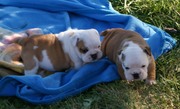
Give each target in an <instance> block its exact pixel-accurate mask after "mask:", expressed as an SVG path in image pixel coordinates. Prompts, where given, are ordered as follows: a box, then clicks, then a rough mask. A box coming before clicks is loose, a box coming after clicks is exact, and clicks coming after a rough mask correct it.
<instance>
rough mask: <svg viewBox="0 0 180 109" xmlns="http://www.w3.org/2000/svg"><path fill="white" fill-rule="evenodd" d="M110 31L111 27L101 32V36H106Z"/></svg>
mask: <svg viewBox="0 0 180 109" xmlns="http://www.w3.org/2000/svg"><path fill="white" fill-rule="evenodd" d="M108 32H109V29H107V30H105V31H103V32H101V34H100V35H101V36H106V35H107V34H108Z"/></svg>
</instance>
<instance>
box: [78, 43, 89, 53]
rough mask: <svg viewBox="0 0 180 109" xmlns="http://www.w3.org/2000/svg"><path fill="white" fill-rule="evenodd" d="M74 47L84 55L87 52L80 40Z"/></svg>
mask: <svg viewBox="0 0 180 109" xmlns="http://www.w3.org/2000/svg"><path fill="white" fill-rule="evenodd" d="M76 46H77V47H78V50H79V52H80V53H82V54H85V53H86V52H87V51H88V49H87V47H86V46H85V45H84V42H83V41H82V40H79V41H77V43H76Z"/></svg>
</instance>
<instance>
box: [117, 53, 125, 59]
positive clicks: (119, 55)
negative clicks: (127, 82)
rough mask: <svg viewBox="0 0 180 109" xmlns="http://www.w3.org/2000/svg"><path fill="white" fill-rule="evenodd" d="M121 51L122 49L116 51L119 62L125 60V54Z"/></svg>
mask: <svg viewBox="0 0 180 109" xmlns="http://www.w3.org/2000/svg"><path fill="white" fill-rule="evenodd" d="M122 51H123V50H119V51H118V52H117V55H118V60H119V61H120V62H123V61H124V60H125V55H124V53H123V52H122Z"/></svg>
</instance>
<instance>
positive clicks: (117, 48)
mask: <svg viewBox="0 0 180 109" xmlns="http://www.w3.org/2000/svg"><path fill="white" fill-rule="evenodd" d="M101 35H102V36H104V39H103V41H102V45H101V49H102V52H103V53H104V55H105V56H107V57H108V58H109V59H110V60H111V61H112V62H114V63H115V64H116V65H117V68H118V73H119V75H120V77H121V78H122V79H124V80H127V81H133V80H144V79H146V83H147V84H150V85H152V84H156V80H155V78H156V71H155V60H154V57H153V55H152V53H151V50H150V47H149V46H148V44H147V43H146V41H145V40H144V39H143V38H142V37H141V36H140V34H138V33H136V32H133V31H129V30H124V29H121V28H112V29H107V30H105V31H103V32H102V33H101Z"/></svg>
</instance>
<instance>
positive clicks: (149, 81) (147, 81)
mask: <svg viewBox="0 0 180 109" xmlns="http://www.w3.org/2000/svg"><path fill="white" fill-rule="evenodd" d="M146 84H148V85H154V84H156V80H148V79H146Z"/></svg>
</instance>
